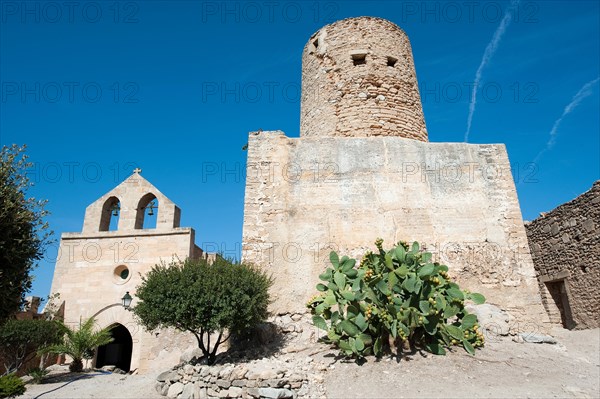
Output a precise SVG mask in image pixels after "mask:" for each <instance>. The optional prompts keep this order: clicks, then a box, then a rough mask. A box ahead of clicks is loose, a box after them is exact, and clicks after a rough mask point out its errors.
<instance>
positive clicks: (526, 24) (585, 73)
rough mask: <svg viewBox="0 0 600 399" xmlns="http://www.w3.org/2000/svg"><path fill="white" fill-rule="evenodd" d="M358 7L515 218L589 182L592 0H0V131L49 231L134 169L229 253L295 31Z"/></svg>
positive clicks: (432, 116)
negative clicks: (401, 37) (503, 173)
mask: <svg viewBox="0 0 600 399" xmlns="http://www.w3.org/2000/svg"><path fill="white" fill-rule="evenodd" d="M361 15H370V16H378V17H383V18H386V19H389V20H391V21H393V22H395V23H396V24H398V25H399V26H400V27H401V28H403V29H404V30H405V31H406V32H407V34H408V35H409V38H410V39H411V43H412V47H413V54H414V58H415V65H416V70H417V77H418V80H419V86H420V89H421V98H422V101H423V107H424V112H425V119H426V123H427V128H428V132H429V139H430V141H434V142H461V141H464V140H465V137H467V138H468V141H469V142H471V143H505V144H506V146H507V149H508V154H509V157H510V161H511V165H512V168H513V176H514V178H515V182H516V184H517V190H518V195H519V200H520V204H521V210H522V212H523V217H524V219H526V220H531V219H534V218H536V217H537V216H538V214H539V213H540V212H543V211H548V210H551V209H553V208H554V207H556V206H557V205H560V204H561V203H564V202H566V201H568V200H570V199H572V198H574V197H576V196H577V195H579V194H581V193H582V192H584V191H586V190H587V189H589V188H590V187H591V185H592V183H593V182H594V181H595V180H597V179H599V178H600V159H599V153H600V139H599V136H600V135H599V131H600V126H599V117H598V115H599V114H598V109H600V104H599V91H600V90H599V82H598V80H597V79H598V76H599V71H600V68H599V54H600V51H599V48H600V39H599V38H600V31H599V30H600V28H599V15H600V13H599V2H597V1H524V0H522V1H520V2H515V1H513V2H508V1H498V2H496V1H490V2H484V1H482V2H468V1H453V2H444V1H441V2H437V1H426V2H424V1H385V2H371V1H368V2H367V1H344V2H338V1H323V2H315V1H289V2H288V1H277V2H269V1H265V2H261V1H258V2H229V3H225V2H221V1H217V2H200V1H193V0H190V1H152V0H149V1H131V2H129V1H77V2H71V3H69V2H43V1H26V2H22V1H4V0H2V1H1V2H0V18H1V19H0V35H1V36H0V81H1V83H2V98H1V102H0V107H1V108H0V143H1V144H2V145H5V144H11V143H19V144H23V143H24V144H27V145H28V155H29V156H30V159H31V161H33V162H35V168H34V169H32V170H31V173H30V178H31V179H32V180H33V181H34V182H35V183H36V185H35V187H34V188H33V189H32V194H33V195H35V196H36V197H39V198H47V199H48V200H49V204H48V209H49V210H50V211H51V212H52V215H51V216H50V217H48V221H49V222H50V225H51V227H52V229H53V230H54V231H55V232H56V234H55V236H56V238H57V239H58V237H59V236H60V233H63V232H73V231H74V232H76V231H81V228H82V223H83V215H84V211H85V207H86V206H87V205H88V204H90V203H91V202H93V201H94V200H95V199H97V198H98V197H100V196H101V195H103V194H104V193H105V192H107V191H109V190H110V189H111V188H112V187H114V186H116V185H117V184H118V183H120V182H121V181H122V180H123V179H125V178H126V177H127V176H129V174H131V171H132V170H133V168H134V167H136V166H139V167H141V168H142V169H143V173H142V174H143V176H145V177H146V178H147V179H148V180H150V182H152V183H153V184H154V185H155V186H157V187H158V188H159V189H160V190H161V191H162V192H163V193H164V194H165V195H167V196H168V197H169V198H170V199H172V200H173V201H174V202H175V203H177V204H178V206H179V207H180V208H181V209H182V226H190V227H194V228H195V229H196V242H197V244H199V245H200V246H204V247H205V248H207V249H209V250H215V249H218V250H220V251H223V252H225V253H226V254H229V255H236V254H239V251H240V241H241V235H242V218H243V198H244V179H245V177H244V171H245V160H246V153H245V152H244V151H242V150H241V148H242V146H243V145H244V144H245V143H246V142H247V135H248V132H249V131H253V130H258V129H263V130H283V131H284V132H285V133H286V134H287V135H288V136H292V137H296V136H298V134H299V112H300V102H299V88H300V75H301V53H302V49H303V46H304V44H305V43H306V41H307V40H308V38H309V37H310V35H311V34H312V33H314V32H315V31H317V30H318V29H319V28H320V27H322V26H323V25H325V24H327V23H330V22H333V21H335V20H338V19H343V18H347V17H353V16H361ZM474 87H475V90H473V88H474ZM473 92H474V94H475V96H473ZM470 114H471V116H470V117H469V115H470ZM469 119H470V120H471V123H470V128H469V127H468V121H469ZM534 161H535V162H534ZM55 256H56V247H55V246H54V247H50V248H49V251H48V259H46V260H44V261H43V262H41V264H40V267H39V268H38V269H36V272H35V275H36V279H35V281H34V288H33V292H32V293H33V294H34V295H38V296H46V295H47V294H48V292H49V289H50V283H51V279H52V273H53V267H54V264H53V257H55Z"/></svg>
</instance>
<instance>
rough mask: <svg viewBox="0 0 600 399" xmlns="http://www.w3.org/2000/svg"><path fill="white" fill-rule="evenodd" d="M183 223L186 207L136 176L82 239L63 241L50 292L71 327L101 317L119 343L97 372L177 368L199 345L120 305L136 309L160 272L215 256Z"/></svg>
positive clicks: (114, 194) (99, 209)
mask: <svg viewBox="0 0 600 399" xmlns="http://www.w3.org/2000/svg"><path fill="white" fill-rule="evenodd" d="M180 216H181V211H180V209H179V207H177V205H175V203H174V202H173V201H171V200H170V199H169V198H167V197H166V196H165V195H164V194H163V193H161V192H160V191H159V190H158V189H157V188H156V187H155V186H153V185H152V184H151V183H150V182H149V181H148V180H146V179H145V178H144V177H142V175H141V170H140V169H136V170H134V173H133V174H132V175H131V176H129V177H128V178H127V179H126V180H125V181H123V182H122V183H121V184H119V185H118V186H117V187H115V188H113V189H112V190H110V191H109V192H108V193H106V194H104V195H103V196H101V197H100V198H98V199H97V200H96V201H94V202H93V203H91V204H90V205H89V206H88V207H87V208H86V211H85V218H84V220H83V229H82V231H81V232H73V233H63V234H62V235H61V238H60V248H59V255H58V258H57V260H56V266H55V269H54V278H53V280H52V289H51V292H52V293H58V294H60V300H61V301H64V302H63V305H64V321H65V323H66V324H68V325H71V326H73V327H77V326H78V325H79V323H80V321H81V320H86V319H88V318H90V317H94V318H95V320H96V323H97V326H98V327H100V328H105V327H107V328H110V329H111V334H113V338H115V341H114V342H113V343H111V344H108V345H105V346H102V347H100V348H99V349H98V351H97V353H96V355H95V357H94V359H93V360H92V363H91V364H90V366H94V367H102V366H105V365H115V366H117V367H119V368H120V369H122V370H125V371H130V370H135V369H138V370H140V371H142V372H143V371H147V370H152V369H154V368H160V367H162V364H165V363H163V362H166V364H169V363H176V362H177V361H179V356H180V354H181V352H182V351H184V350H185V349H187V347H188V345H189V344H190V342H192V343H193V340H190V339H191V338H190V336H184V335H181V334H178V335H174V334H175V333H174V332H171V331H168V330H161V331H160V333H159V334H155V333H152V334H151V333H149V332H147V331H145V330H144V329H143V328H142V327H141V326H140V325H139V324H138V323H137V321H136V320H135V319H134V317H133V314H132V312H130V311H128V309H126V308H124V306H123V305H122V302H121V301H122V298H123V297H124V296H125V295H126V294H129V295H130V296H132V297H133V302H134V303H135V302H136V301H137V298H136V287H138V286H139V285H140V284H141V282H142V276H144V275H145V274H146V273H148V272H149V271H150V270H151V269H152V267H153V266H154V265H156V264H159V263H161V262H165V263H169V262H171V261H172V260H177V259H179V260H181V261H183V260H185V259H186V258H199V257H208V256H212V255H208V254H206V253H204V252H203V251H202V250H201V249H200V248H199V247H198V246H197V245H196V244H195V243H194V239H195V232H194V229H192V228H190V227H180V225H179V220H180ZM175 337H177V338H176V340H175V339H174V338H175ZM192 338H193V337H192ZM170 341H174V342H175V341H176V342H177V343H174V342H170Z"/></svg>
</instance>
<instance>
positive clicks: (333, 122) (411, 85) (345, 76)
mask: <svg viewBox="0 0 600 399" xmlns="http://www.w3.org/2000/svg"><path fill="white" fill-rule="evenodd" d="M300 135H301V136H303V137H311V136H352V137H366V136H398V137H406V138H410V139H416V140H421V141H427V129H426V128H425V118H424V116H423V109H422V107H421V98H420V96H419V87H418V84H417V75H416V72H415V65H414V62H413V56H412V50H411V47H410V41H409V40H408V36H407V35H406V33H404V31H403V30H402V29H400V28H399V27H398V26H396V25H395V24H393V23H392V22H390V21H386V20H384V19H381V18H371V17H360V18H349V19H344V20H342V21H338V22H335V23H333V24H331V25H327V26H325V27H323V28H322V29H320V30H319V31H318V32H317V33H315V34H314V35H312V36H311V38H310V40H309V41H308V43H307V44H306V46H305V47H304V52H303V54H302V104H301V115H300Z"/></svg>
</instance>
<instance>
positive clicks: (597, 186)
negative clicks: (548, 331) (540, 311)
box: [526, 181, 600, 328]
mask: <svg viewBox="0 0 600 399" xmlns="http://www.w3.org/2000/svg"><path fill="white" fill-rule="evenodd" d="M526 229H527V235H528V238H529V246H530V248H531V254H532V256H533V262H534V265H535V269H536V273H537V274H538V279H539V281H540V283H539V285H540V290H541V292H542V299H543V302H544V306H545V307H546V309H547V311H548V313H549V315H550V318H551V320H552V321H554V322H557V323H560V322H561V321H562V322H563V323H564V324H566V327H569V328H572V327H574V328H593V327H599V326H600V312H599V310H600V181H597V182H595V183H594V185H593V186H592V188H591V189H590V190H589V191H587V192H586V193H584V194H582V195H580V196H579V197H577V198H575V199H574V200H572V201H570V202H567V203H566V204H563V205H561V206H559V207H557V208H556V209H554V210H552V211H550V212H548V213H546V214H543V215H542V216H540V217H539V218H538V219H536V220H534V221H533V222H531V223H529V224H527V225H526ZM557 284H558V285H559V286H560V285H561V284H562V287H561V288H562V289H563V292H562V293H561V292H553V288H555V287H556V285H557ZM563 299H566V303H561V302H562V300H563ZM560 308H562V309H560ZM561 310H562V312H563V314H562V315H561ZM565 312H566V313H567V314H564V313H565ZM563 318H566V320H561V319H563Z"/></svg>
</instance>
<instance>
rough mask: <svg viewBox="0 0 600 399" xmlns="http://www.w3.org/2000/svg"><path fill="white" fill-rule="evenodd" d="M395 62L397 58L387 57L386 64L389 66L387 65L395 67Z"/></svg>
mask: <svg viewBox="0 0 600 399" xmlns="http://www.w3.org/2000/svg"><path fill="white" fill-rule="evenodd" d="M396 62H398V58H394V57H387V66H389V67H395V66H396Z"/></svg>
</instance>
